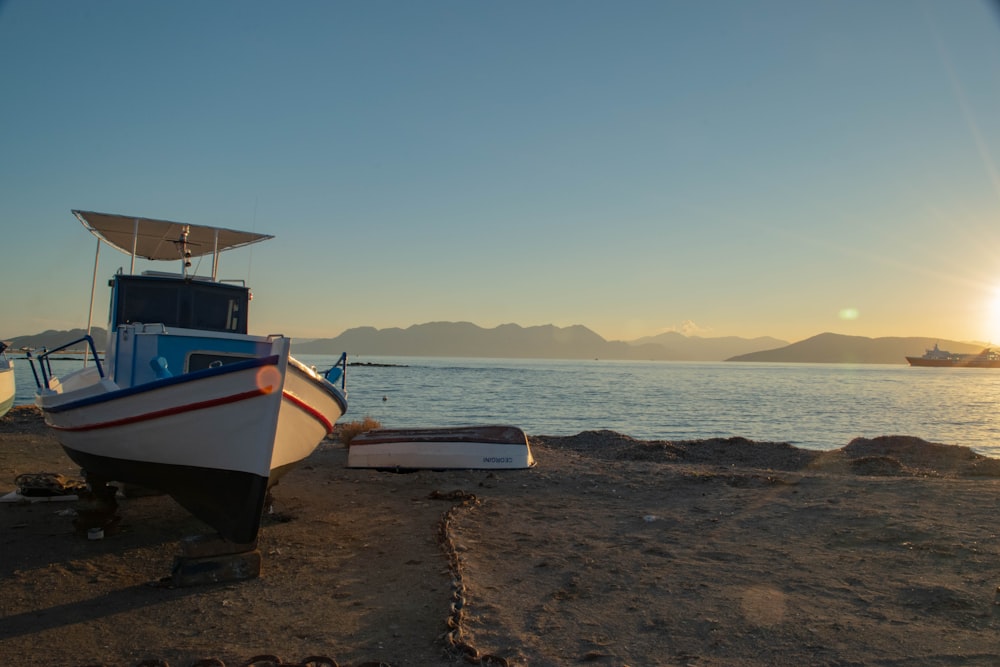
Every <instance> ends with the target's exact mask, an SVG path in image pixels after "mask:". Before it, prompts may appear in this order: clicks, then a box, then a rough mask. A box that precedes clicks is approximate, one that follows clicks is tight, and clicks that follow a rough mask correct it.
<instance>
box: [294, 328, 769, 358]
mask: <svg viewBox="0 0 1000 667" xmlns="http://www.w3.org/2000/svg"><path fill="white" fill-rule="evenodd" d="M782 344H784V342H783V341H779V340H777V339H775V338H757V339H753V340H747V339H743V338H697V337H693V338H688V337H686V336H683V335H681V334H663V335H661V336H655V337H652V338H647V339H643V340H641V341H633V342H630V343H629V342H624V341H608V340H605V339H604V338H602V337H601V336H599V335H597V334H596V333H594V332H593V331H591V330H590V329H588V328H587V327H584V326H581V325H575V326H570V327H557V326H553V325H551V324H549V325H543V326H532V327H522V326H520V325H517V324H502V325H500V326H498V327H494V328H492V329H484V328H483V327H480V326H477V325H475V324H472V323H470V322H428V323H426V324H415V325H413V326H411V327H408V328H406V329H400V328H390V329H375V328H373V327H358V328H354V329H348V330H347V331H345V332H344V333H342V334H340V335H339V336H337V337H336V338H324V339H320V340H313V341H309V342H304V343H298V344H295V343H293V344H292V350H293V352H295V353H297V354H339V353H340V352H343V351H346V352H347V353H348V355H355V356H358V355H368V356H383V355H393V356H435V357H520V358H530V359H635V360H656V361H666V360H671V361H680V360H686V361H692V360H711V359H714V360H721V359H724V358H726V357H728V356H732V355H734V354H744V353H748V352H756V351H759V350H766V349H770V348H773V347H775V346H776V345H782Z"/></svg>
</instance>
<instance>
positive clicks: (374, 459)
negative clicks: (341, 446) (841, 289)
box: [347, 425, 535, 470]
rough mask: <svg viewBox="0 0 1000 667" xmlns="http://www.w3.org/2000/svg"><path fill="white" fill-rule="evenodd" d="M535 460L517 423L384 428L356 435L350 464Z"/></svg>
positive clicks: (507, 465) (504, 464) (410, 466)
mask: <svg viewBox="0 0 1000 667" xmlns="http://www.w3.org/2000/svg"><path fill="white" fill-rule="evenodd" d="M533 465H535V459H534V458H533V457H532V456H531V448H530V447H529V446H528V436H527V435H525V433H524V431H522V430H521V429H519V428H517V427H516V426H499V425H489V426H459V427H452V428H420V429H378V430H375V431H368V432H367V433H362V434H361V435H358V436H355V437H354V439H352V440H351V443H350V447H349V450H348V454H347V467H348V468H379V469H389V470H423V469H429V470H454V469H475V470H480V469H482V470H516V469H522V468H530V467H531V466H533Z"/></svg>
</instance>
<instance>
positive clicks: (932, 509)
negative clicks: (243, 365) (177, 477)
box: [0, 408, 1000, 667]
mask: <svg viewBox="0 0 1000 667" xmlns="http://www.w3.org/2000/svg"><path fill="white" fill-rule="evenodd" d="M531 443H532V449H533V453H534V455H535V457H536V459H537V460H538V465H537V466H536V467H535V468H534V469H532V470H527V471H503V472H492V473H491V472H484V471H461V472H429V471H428V472H417V473H411V474H392V473H380V472H375V471H367V470H349V469H346V468H345V467H344V463H345V461H346V450H345V449H344V448H343V446H341V445H339V444H338V443H337V442H334V441H329V442H326V443H324V444H323V445H322V446H321V447H320V448H319V449H318V450H317V451H316V452H315V454H314V455H313V456H312V457H310V458H309V459H308V460H307V461H306V463H305V465H303V466H302V467H301V468H299V469H298V470H296V471H294V472H292V473H290V474H289V475H288V476H286V477H285V479H284V480H282V483H281V484H280V485H279V486H278V487H277V488H276V490H275V494H274V496H275V501H276V502H275V506H274V513H273V514H271V515H269V516H268V518H267V521H266V524H265V527H264V529H263V530H262V533H261V537H260V549H261V552H262V554H263V557H264V565H263V572H262V575H261V576H260V577H259V578H257V579H252V580H249V581H243V582H238V583H224V584H211V585H205V586H197V587H185V588H171V587H169V586H166V585H164V584H163V582H162V579H163V578H164V577H166V576H167V575H169V573H170V570H171V567H172V564H173V559H174V558H175V556H177V555H178V554H179V545H180V541H181V540H182V539H183V538H184V537H186V536H189V535H194V534H199V533H203V532H205V530H206V527H205V526H204V525H203V524H200V523H199V522H198V521H197V520H195V519H193V518H191V517H190V516H189V515H187V514H186V513H185V512H184V511H183V510H182V509H181V508H180V507H179V506H177V505H176V504H175V503H174V502H173V501H172V500H170V499H169V498H167V497H162V496H159V497H143V498H135V499H126V500H123V501H122V504H121V508H120V509H121V516H122V521H121V531H120V532H119V533H118V534H115V535H112V536H108V537H106V538H105V539H103V540H87V539H85V538H82V537H79V536H77V535H75V534H74V531H73V522H72V519H73V517H72V513H73V509H74V505H75V503H73V502H46V503H35V504H17V503H14V504H11V503H7V504H0V535H2V536H3V539H2V545H3V546H2V547H0V549H2V550H0V664H2V665H12V664H23V665H43V666H50V665H56V666H66V667H83V666H90V665H106V666H108V667H111V666H115V667H117V666H121V667H133V666H138V665H144V666H145V665H169V666H171V667H188V666H193V665H199V666H200V665H228V666H229V667H232V666H233V665H247V664H252V665H255V666H256V667H264V666H265V665H275V664H284V665H289V664H292V665H294V664H299V665H310V667H315V666H318V665H333V664H337V665H341V666H344V665H353V666H355V667H357V666H359V665H378V664H386V665H395V666H399V667H402V666H404V665H447V664H470V663H471V664H491V665H504V664H506V665H578V664H596V665H631V666H632V667H638V666H645V665H696V666H702V665H737V666H739V665H831V666H832V665H837V666H846V665H1000V605H998V602H1000V598H998V592H997V591H998V589H997V586H998V584H1000V539H998V526H997V521H998V516H1000V512H998V510H1000V461H993V460H989V459H983V458H982V457H979V456H977V455H975V454H973V453H972V452H970V451H969V450H968V449H965V448H961V447H954V446H945V445H934V444H930V443H926V442H923V441H920V440H916V439H913V438H902V437H895V438H880V439H876V440H872V441H866V440H859V441H855V442H853V443H850V444H849V445H847V446H845V447H844V448H842V449H839V450H836V451H833V452H826V453H819V452H810V451H805V450H798V449H795V448H793V447H790V446H788V445H785V444H775V443H753V442H749V441H746V440H741V439H730V440H708V441H698V442H683V443H680V442H672V443H668V442H644V441H636V440H632V439H631V438H628V437H627V436H623V435H619V434H617V433H611V432H603V431H602V432H588V433H581V434H579V435H577V436H573V437H566V438H556V437H545V436H536V437H532V438H531ZM845 444H846V443H845ZM42 471H46V472H59V473H62V474H64V475H67V476H69V477H78V473H79V471H78V470H76V469H75V468H74V466H73V464H72V463H71V462H70V461H69V459H67V458H66V457H65V456H64V455H63V454H62V452H61V450H60V449H59V447H58V445H56V444H55V441H54V440H53V439H52V438H51V436H50V435H49V434H48V433H47V432H46V431H45V429H44V426H43V425H42V424H41V422H40V418H39V417H38V415H37V413H36V412H35V411H34V410H33V409H32V408H19V409H15V410H14V411H12V412H11V413H10V414H9V415H8V416H7V417H5V418H3V419H2V420H0V493H4V492H7V491H11V490H13V489H14V488H15V484H14V479H15V477H16V476H17V475H18V474H21V473H25V472H29V473H33V472H42ZM261 656H272V657H270V658H265V657H261ZM255 658H257V659H256V660H254V659H255ZM279 661H280V662H279Z"/></svg>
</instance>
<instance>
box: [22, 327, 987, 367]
mask: <svg viewBox="0 0 1000 667" xmlns="http://www.w3.org/2000/svg"><path fill="white" fill-rule="evenodd" d="M84 333H85V332H84V330H83V329H73V330H70V331H52V330H49V331H45V332H42V333H40V334H34V335H27V336H18V337H16V338H9V339H4V340H7V341H8V342H10V343H11V346H10V347H11V350H12V351H14V352H16V351H17V350H19V349H21V348H30V349H41V348H48V349H52V348H55V347H57V346H59V345H62V344H65V343H66V342H67V341H70V340H73V339H75V338H80V337H82V336H83V335H84ZM106 335H107V334H106V332H105V330H104V329H99V328H96V327H95V328H94V330H93V336H94V339H95V340H96V341H97V343H98V346H99V347H100V346H101V345H102V344H103V341H104V340H105V337H106ZM935 344H938V345H939V346H941V347H942V348H945V349H948V350H950V351H952V352H959V353H962V352H968V353H976V352H981V351H982V349H983V347H984V344H983V343H970V342H960V341H952V340H945V339H940V338H929V337H885V338H866V337H864V336H847V335H843V334H835V333H821V334H819V335H816V336H813V337H811V338H807V339H805V340H802V341H799V342H796V343H788V342H787V341H783V340H780V339H777V338H770V337H766V336H764V337H760V338H739V337H736V336H725V337H718V338H704V337H701V336H685V335H683V334H680V333H677V332H668V333H663V334H659V335H657V336H646V337H643V338H639V339H637V340H633V341H609V340H605V339H604V338H602V337H601V336H599V335H598V334H596V333H594V332H593V331H591V330H590V329H588V328H587V327H585V326H582V325H574V326H569V327H557V326H554V325H551V324H549V325H542V326H531V327H522V326H520V325H517V324H502V325H500V326H498V327H494V328H492V329H486V328H483V327H480V326H477V325H475V324H472V323H470V322H428V323H425V324H414V325H413V326H410V327H407V328H405V329H402V328H389V329H376V328H374V327H356V328H353V329H348V330H347V331H345V332H343V333H342V334H340V335H339V336H336V337H334V338H322V339H316V340H308V341H302V342H294V341H293V343H292V352H293V353H295V354H324V355H334V354H340V353H341V352H347V353H348V355H352V356H362V357H364V356H405V357H421V356H432V357H485V358H522V359H614V360H634V361H732V362H796V363H825V364H844V363H848V364H905V363H906V356H907V355H909V356H920V355H922V354H923V353H924V351H925V350H927V349H930V348H932V347H933V346H934V345H935ZM81 349H82V347H81Z"/></svg>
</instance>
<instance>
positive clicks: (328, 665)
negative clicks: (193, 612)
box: [82, 490, 509, 667]
mask: <svg viewBox="0 0 1000 667" xmlns="http://www.w3.org/2000/svg"><path fill="white" fill-rule="evenodd" d="M429 497H430V499H432V500H450V501H453V502H455V503H456V504H455V505H453V506H452V507H451V509H449V510H448V511H447V512H445V513H444V515H443V516H442V517H441V521H440V522H439V523H438V541H439V542H440V543H441V548H442V549H443V550H444V552H445V555H446V556H447V557H448V569H449V570H450V572H451V577H452V592H451V607H450V612H449V614H448V632H446V633H445V634H444V641H445V644H446V645H447V648H448V650H449V652H450V653H451V654H452V655H453V656H455V657H459V658H462V659H464V660H465V661H466V662H467V663H470V664H473V665H481V666H483V667H509V664H508V662H507V659H506V658H503V657H500V656H496V655H491V654H489V653H482V652H481V651H479V649H477V648H476V647H475V646H473V645H472V642H471V641H470V640H469V639H467V638H466V633H465V631H464V628H463V627H462V625H463V622H464V620H465V603H466V600H465V592H466V586H465V577H464V574H463V571H462V561H461V560H460V559H459V557H458V549H456V548H455V540H454V538H453V537H452V521H453V520H454V518H455V516H456V515H457V514H458V513H459V512H469V511H472V510H473V509H475V508H476V507H478V506H479V498H477V497H476V496H475V494H472V493H467V492H465V491H461V490H457V491H450V492H448V493H442V492H440V491H433V492H431V494H430V496H429ZM82 667H107V666H106V665H104V664H100V663H98V664H90V665H83V666H82ZM135 667H170V664H169V663H168V662H167V661H166V660H144V661H142V662H140V663H138V664H136V665H135ZM185 667H227V665H226V663H225V662H223V661H222V660H220V659H219V658H205V659H202V660H198V661H196V662H193V663H191V664H190V665H186V666H185ZM231 667H348V666H347V665H343V666H341V665H340V664H339V663H338V662H337V661H336V660H334V659H333V658H330V657H327V656H323V655H313V656H309V657H307V658H303V659H302V660H300V661H299V662H282V660H281V658H279V657H278V656H276V655H257V656H254V657H252V658H250V659H249V660H247V661H246V662H241V663H238V665H237V664H235V663H234V665H233V666H231ZM353 667H392V666H391V665H390V664H388V663H384V662H378V661H373V662H364V663H360V664H358V665H354V666H353Z"/></svg>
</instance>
